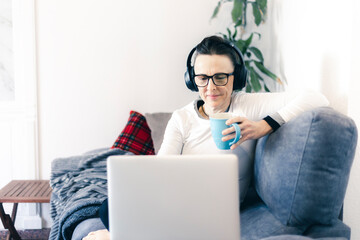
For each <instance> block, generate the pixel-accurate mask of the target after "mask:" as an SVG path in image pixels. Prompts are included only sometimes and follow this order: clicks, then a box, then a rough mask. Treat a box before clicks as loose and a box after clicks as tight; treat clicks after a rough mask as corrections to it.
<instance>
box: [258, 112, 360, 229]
mask: <svg viewBox="0 0 360 240" xmlns="http://www.w3.org/2000/svg"><path fill="white" fill-rule="evenodd" d="M356 143H357V129H356V126H355V123H354V121H353V120H352V119H350V118H349V117H347V116H345V115H343V114H340V113H338V112H336V111H335V110H333V109H331V108H329V107H322V108H317V109H314V110H311V111H308V112H305V113H303V114H301V115H300V116H298V117H297V118H295V119H293V120H292V121H290V122H288V123H286V124H285V125H283V126H282V127H281V128H280V129H279V130H278V131H277V132H275V133H273V134H271V135H269V136H267V137H264V138H262V139H260V140H259V141H258V144H257V148H256V157H255V167H254V171H255V174H254V180H255V187H256V190H257V192H258V194H259V196H260V197H261V198H262V200H263V201H264V202H265V204H266V205H267V206H268V207H269V209H270V211H271V212H272V213H273V214H274V216H275V217H277V218H278V219H279V220H280V221H281V222H282V223H283V224H284V225H288V226H298V227H300V226H302V227H304V226H310V225H313V224H333V223H334V222H336V221H337V219H338V216H339V213H340V209H341V206H342V203H343V201H344V196H345V192H346V187H347V183H348V179H349V173H350V168H351V165H352V162H353V159H354V154H355V148H356Z"/></svg>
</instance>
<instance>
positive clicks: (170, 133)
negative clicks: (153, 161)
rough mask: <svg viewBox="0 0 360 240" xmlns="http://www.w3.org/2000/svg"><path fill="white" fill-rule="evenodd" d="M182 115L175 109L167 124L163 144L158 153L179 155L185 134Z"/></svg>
mask: <svg viewBox="0 0 360 240" xmlns="http://www.w3.org/2000/svg"><path fill="white" fill-rule="evenodd" d="M179 121H180V116H179V115H178V114H177V112H176V111H175V112H174V113H173V114H172V116H171V118H170V120H169V122H168V124H167V126H166V129H165V133H164V139H163V142H162V144H161V147H160V150H159V152H158V155H172V154H174V155H179V154H181V152H182V148H183V142H184V141H183V134H182V131H181V129H180V127H179V126H180V124H179Z"/></svg>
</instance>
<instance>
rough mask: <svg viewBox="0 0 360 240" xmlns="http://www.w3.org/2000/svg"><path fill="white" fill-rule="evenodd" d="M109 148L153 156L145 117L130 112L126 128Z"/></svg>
mask: <svg viewBox="0 0 360 240" xmlns="http://www.w3.org/2000/svg"><path fill="white" fill-rule="evenodd" d="M111 148H120V149H122V150H124V151H129V152H132V153H134V154H137V155H154V154H155V152H154V145H153V141H152V139H151V130H150V128H149V126H148V124H147V122H146V119H145V117H144V116H143V115H142V114H140V113H138V112H135V111H131V112H130V116H129V119H128V122H127V124H126V126H125V127H124V129H123V130H122V132H121V133H120V135H119V137H118V138H117V139H116V141H115V143H114V145H113V146H112V147H111Z"/></svg>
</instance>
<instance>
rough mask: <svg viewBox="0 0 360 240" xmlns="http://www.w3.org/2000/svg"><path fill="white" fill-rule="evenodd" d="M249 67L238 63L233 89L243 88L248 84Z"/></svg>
mask: <svg viewBox="0 0 360 240" xmlns="http://www.w3.org/2000/svg"><path fill="white" fill-rule="evenodd" d="M246 79H247V69H246V68H245V67H243V65H240V64H236V65H235V69H234V84H233V90H241V89H243V88H244V87H245V85H246Z"/></svg>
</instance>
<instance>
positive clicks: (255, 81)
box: [250, 67, 261, 92]
mask: <svg viewBox="0 0 360 240" xmlns="http://www.w3.org/2000/svg"><path fill="white" fill-rule="evenodd" d="M250 82H251V86H252V88H253V90H254V91H255V92H259V91H260V90H261V84H260V81H259V79H258V77H257V75H256V73H255V70H254V68H252V67H250Z"/></svg>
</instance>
